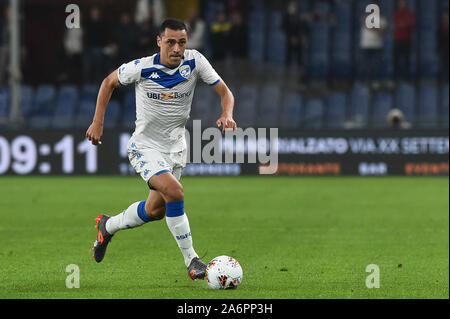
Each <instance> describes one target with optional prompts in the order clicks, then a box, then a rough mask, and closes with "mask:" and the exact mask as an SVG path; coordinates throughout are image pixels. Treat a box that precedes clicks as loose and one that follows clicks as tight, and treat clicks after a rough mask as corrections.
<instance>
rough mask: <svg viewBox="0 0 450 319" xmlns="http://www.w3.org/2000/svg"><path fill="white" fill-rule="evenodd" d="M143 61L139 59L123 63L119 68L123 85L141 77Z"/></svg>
mask: <svg viewBox="0 0 450 319" xmlns="http://www.w3.org/2000/svg"><path fill="white" fill-rule="evenodd" d="M141 65H142V63H141V61H140V60H139V59H137V60H133V61H131V62H128V63H125V64H122V65H121V66H120V67H119V69H118V70H117V73H118V74H117V76H118V78H119V83H120V84H121V85H129V84H132V83H135V82H137V81H139V80H140V79H141V71H142V67H141Z"/></svg>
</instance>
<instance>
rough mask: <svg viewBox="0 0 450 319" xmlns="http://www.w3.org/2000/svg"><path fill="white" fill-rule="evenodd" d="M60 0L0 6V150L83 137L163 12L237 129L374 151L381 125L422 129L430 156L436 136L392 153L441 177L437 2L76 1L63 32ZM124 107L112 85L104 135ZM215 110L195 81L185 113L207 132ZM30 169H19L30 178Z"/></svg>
mask: <svg viewBox="0 0 450 319" xmlns="http://www.w3.org/2000/svg"><path fill="white" fill-rule="evenodd" d="M14 3H17V5H16V6H17V11H14V12H17V13H14V14H13V11H12V10H11V5H12V4H14ZM371 3H375V4H377V5H379V7H380V15H381V20H380V22H381V23H380V26H381V28H380V29H372V30H368V29H367V28H365V27H364V23H363V22H364V21H365V17H366V16H365V15H366V13H365V9H366V6H367V5H369V4H371ZM401 3H404V6H405V8H403V9H400V6H401ZM68 4H70V3H69V2H67V1H52V0H33V1H31V0H23V1H12V2H10V1H2V3H1V6H0V9H1V13H2V14H1V20H0V21H1V23H0V28H1V29H0V30H1V32H0V36H1V37H0V45H1V50H0V130H1V132H2V134H3V136H4V139H7V140H4V142H3V143H2V145H6V144H8V145H9V144H11V143H12V138H13V136H15V135H17V134H18V132H22V131H23V130H24V129H26V130H34V132H35V133H33V134H34V135H35V136H39V134H40V133H39V131H40V132H46V133H47V134H48V132H49V131H51V130H57V129H58V130H64V129H68V130H71V129H75V130H84V129H86V128H87V127H88V126H89V124H90V121H91V120H92V115H93V112H94V109H95V101H96V95H97V92H98V88H99V86H100V83H101V81H102V79H103V78H104V77H105V75H106V74H108V73H109V72H111V71H112V70H114V69H116V68H117V67H118V66H119V65H120V64H122V63H124V62H128V61H130V60H133V59H135V58H139V57H141V56H146V55H151V54H153V53H154V52H156V50H157V47H156V44H155V41H154V39H155V34H156V27H157V26H158V24H159V23H160V22H161V21H162V20H163V19H164V18H165V17H176V18H180V19H183V20H185V21H186V22H187V23H188V25H189V27H190V32H189V35H190V39H191V42H190V45H189V47H190V48H196V49H198V50H200V51H201V52H203V53H204V54H205V55H206V56H207V57H208V58H209V59H210V60H211V62H212V64H213V66H214V67H215V68H216V69H217V70H218V71H219V72H220V74H221V75H222V77H223V78H224V80H225V81H226V83H227V84H228V85H229V86H230V88H231V89H232V91H233V93H234V95H235V98H236V110H235V117H236V121H237V122H238V125H239V126H240V127H243V128H245V127H250V126H251V127H278V128H279V129H280V130H286V131H287V133H286V134H285V136H286V137H291V138H292V137H293V138H295V137H298V136H302V135H305V136H316V135H319V136H320V135H321V134H325V133H320V132H324V131H327V130H328V131H330V130H335V131H338V132H337V133H336V132H334V133H332V134H331V133H329V134H328V135H329V136H341V135H342V136H351V135H353V136H360V137H368V136H370V137H373V141H374V143H375V144H376V147H378V146H379V145H378V144H379V143H378V142H377V139H376V137H378V136H379V135H380V134H381V133H380V132H385V134H386V132H387V130H391V131H399V130H402V131H404V130H406V131H408V133H404V132H403V133H401V132H400V133H399V132H394V133H392V134H394V135H392V136H398V135H399V134H404V136H408V135H410V136H412V137H423V136H426V137H430V134H431V137H432V136H435V137H436V136H437V137H439V138H444V139H443V140H439V142H438V144H439V145H438V147H439V149H440V151H439V152H437V153H436V152H434V153H433V152H432V151H431V152H430V149H431V148H433V147H432V145H431V144H433V143H434V142H435V140H431V141H430V140H427V141H424V140H423V139H422V140H421V141H422V142H417V141H415V142H414V143H415V144H416V148H419V146H418V145H419V144H420V145H422V146H423V145H425V146H423V147H422V149H423V148H426V151H425V152H424V151H423V150H422V151H418V152H409V151H406V153H405V152H403V151H399V152H400V153H402V152H403V153H404V154H407V155H414V154H416V155H431V156H432V157H431V158H430V159H431V160H430V161H429V162H433V161H434V162H439V163H440V164H439V167H434V168H433V167H428V166H426V167H425V168H424V167H422V168H423V169H422V170H421V169H418V172H419V173H420V172H422V171H425V173H426V172H431V173H433V172H434V173H436V172H439V174H444V175H445V174H447V175H448V163H447V164H446V162H448V125H449V122H448V110H449V84H448V59H449V53H448V7H449V1H448V0H430V1H426V2H425V1H418V0H408V1H391V0H384V1H383V0H381V1H372V2H371V1H365V0H354V1H352V0H333V1H331V0H329V1H326V0H298V1H295V0H294V1H270V0H265V1H264V0H253V1H239V0H220V1H219V0H210V1H199V0H192V1H177V0H172V1H162V0H154V1H149V0H132V1H126V2H122V1H113V0H103V1H102V0H96V1H82V0H80V1H77V2H76V4H77V5H78V6H79V8H80V13H81V20H80V21H81V23H80V28H72V29H69V28H67V27H66V19H67V17H68V15H69V14H70V13H71V12H70V11H68V12H66V7H67V5H68ZM13 20H14V21H13ZM14 34H18V37H17V39H18V40H17V41H18V42H17V45H14V43H15V42H13V41H12V38H14ZM14 92H16V93H14ZM134 102H135V101H134V90H133V88H128V89H122V90H116V91H115V92H114V95H113V97H112V100H111V102H110V104H109V107H108V111H107V119H106V121H105V128H106V130H112V131H117V130H122V131H124V132H130V131H132V129H133V128H134V118H135V105H134ZM13 105H16V107H13ZM219 111H220V106H219V99H218V97H216V96H215V94H214V93H213V92H212V91H211V90H210V89H209V88H208V87H207V86H205V85H199V87H198V88H197V89H196V92H195V96H194V102H193V106H192V113H191V118H192V119H201V120H202V121H203V126H213V125H214V124H213V123H214V122H215V120H216V117H217V116H218V113H219ZM205 123H206V124H205ZM187 126H188V128H189V127H190V126H192V121H189V122H188V124H187ZM358 130H359V131H358ZM433 130H434V131H433ZM436 130H438V132H436ZM307 131H312V133H311V134H309V133H308V134H306V133H304V132H307ZM356 131H358V132H360V133H359V135H358V134H356V133H355V132H356ZM375 131H376V133H374V132H375ZM431 131H433V133H430V132H431ZM368 132H371V133H368ZM302 141H303V140H300V142H302ZM366 141H367V140H366ZM433 141H434V142H433ZM50 143H51V142H49V143H46V144H50ZM348 143H350V141H348ZM41 144H42V142H37V144H36V145H37V146H39V145H41ZM398 144H401V143H400V142H399V143H398ZM407 144H408V143H407ZM441 144H442V145H441ZM408 145H409V144H408ZM433 145H436V143H434V144H433ZM441 146H442V147H441ZM119 147H120V146H119ZM9 148H10V146H8V152H7V151H6V146H4V147H3V149H2V151H3V154H4V156H3V158H4V160H3V165H2V166H1V168H2V169H1V170H0V173H1V174H7V173H11V172H12V173H14V170H11V168H10V166H11V165H10V164H11V163H12V162H13V161H12V160H10V159H8V160H6V157H8V156H7V155H6V153H14V152H12V151H11V152H10V151H9ZM16 148H17V147H16ZM44 148H46V147H44ZM442 149H444V151H442ZM286 152H288V151H286ZM47 153H48V151H47V150H40V151H39V152H38V154H39V155H46V154H47ZM281 153H283V152H281ZM353 153H354V152H353ZM368 153H371V152H368ZM374 153H377V154H379V153H380V152H372V153H371V154H374ZM115 154H117V152H115ZM305 154H307V153H303V155H305ZM312 154H314V153H311V154H310V155H312ZM436 154H438V155H443V156H444V161H442V158H440V159H437V158H433V156H434V155H436ZM12 155H13V157H14V154H12ZM18 156H19V157H20V154H18V155H17V156H16V157H18ZM445 159H446V160H445ZM37 162H38V161H37ZM30 166H32V165H31V164H30ZM35 166H36V167H35V168H36V169H35V168H33V169H32V170H31V171H30V172H39V171H38V170H37V165H35ZM44 166H45V165H44ZM404 167H406V164H405V165H404ZM75 171H76V170H75ZM344 171H345V170H344ZM382 171H383V170H382ZM40 172H47V173H49V170H48V169H46V168H44V169H43V170H40ZM352 172H355V170H353V171H352ZM404 172H405V170H403V173H404ZM397 173H399V172H398V171H397ZM400 173H401V172H400ZM434 173H433V174H434Z"/></svg>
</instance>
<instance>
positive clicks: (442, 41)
mask: <svg viewBox="0 0 450 319" xmlns="http://www.w3.org/2000/svg"><path fill="white" fill-rule="evenodd" d="M448 41H449V38H448V10H446V11H444V12H443V13H442V20H441V22H440V25H439V30H438V49H439V57H440V69H441V80H443V81H448V58H449V51H448Z"/></svg>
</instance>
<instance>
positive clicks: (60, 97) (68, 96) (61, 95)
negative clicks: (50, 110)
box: [51, 85, 79, 129]
mask: <svg viewBox="0 0 450 319" xmlns="http://www.w3.org/2000/svg"><path fill="white" fill-rule="evenodd" d="M78 100H79V92H78V88H77V87H76V86H74V85H67V86H63V87H61V88H60V89H59V91H58V94H57V98H56V105H55V112H54V114H53V118H52V122H51V126H52V127H53V128H57V129H65V128H71V127H72V126H73V120H74V115H75V112H76V109H77V106H78Z"/></svg>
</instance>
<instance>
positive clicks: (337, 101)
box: [326, 93, 347, 129]
mask: <svg viewBox="0 0 450 319" xmlns="http://www.w3.org/2000/svg"><path fill="white" fill-rule="evenodd" d="M346 108H347V95H346V94H345V93H333V94H331V95H330V96H329V97H328V103H327V111H326V127H327V128H333V129H337V128H343V127H344V123H345V119H346V114H347V112H346Z"/></svg>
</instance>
